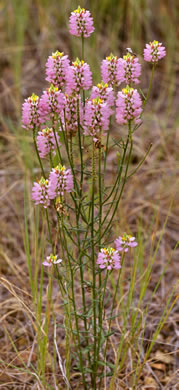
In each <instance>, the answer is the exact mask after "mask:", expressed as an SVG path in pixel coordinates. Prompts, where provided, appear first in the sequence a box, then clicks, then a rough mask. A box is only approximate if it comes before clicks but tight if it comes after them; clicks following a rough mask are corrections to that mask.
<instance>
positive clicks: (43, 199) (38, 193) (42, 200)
mask: <svg viewBox="0 0 179 390" xmlns="http://www.w3.org/2000/svg"><path fill="white" fill-rule="evenodd" d="M48 189H49V182H48V180H46V179H44V177H41V179H40V180H39V182H38V183H37V182H35V183H34V186H33V188H32V199H33V200H34V202H35V205H38V204H41V205H42V206H43V207H44V208H45V209H46V208H47V207H48V206H50V199H49V194H48Z"/></svg>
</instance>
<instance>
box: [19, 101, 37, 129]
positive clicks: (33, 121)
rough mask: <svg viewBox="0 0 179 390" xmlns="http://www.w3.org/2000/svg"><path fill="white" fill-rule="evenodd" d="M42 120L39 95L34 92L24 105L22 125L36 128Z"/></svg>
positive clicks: (26, 127) (27, 127)
mask: <svg viewBox="0 0 179 390" xmlns="http://www.w3.org/2000/svg"><path fill="white" fill-rule="evenodd" d="M40 122H41V119H40V114H39V97H38V96H37V95H35V94H34V93H33V94H32V96H30V97H29V98H27V99H25V102H24V103H23V105H22V127H24V128H25V129H34V128H35V127H38V126H39V125H40Z"/></svg>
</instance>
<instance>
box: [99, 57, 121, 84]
mask: <svg viewBox="0 0 179 390" xmlns="http://www.w3.org/2000/svg"><path fill="white" fill-rule="evenodd" d="M118 63H119V60H118V58H117V57H116V56H114V55H113V54H112V53H111V54H110V56H109V57H106V59H105V60H103V61H102V63H101V75H102V80H103V81H104V82H105V83H108V84H109V85H112V86H113V85H118V78H117V75H118Z"/></svg>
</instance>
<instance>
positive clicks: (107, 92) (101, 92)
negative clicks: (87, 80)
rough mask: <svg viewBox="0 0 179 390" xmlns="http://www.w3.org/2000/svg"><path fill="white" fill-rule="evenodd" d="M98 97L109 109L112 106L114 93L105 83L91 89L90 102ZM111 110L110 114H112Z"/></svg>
mask: <svg viewBox="0 0 179 390" xmlns="http://www.w3.org/2000/svg"><path fill="white" fill-rule="evenodd" d="M97 97H99V98H100V99H102V100H103V102H104V103H107V105H108V106H109V107H112V106H114V91H113V88H112V87H109V86H108V84H107V83H104V81H102V82H101V83H99V84H97V85H96V86H94V87H93V88H92V92H91V96H90V100H93V99H96V98H97ZM112 112H113V111H112V110H111V114H112Z"/></svg>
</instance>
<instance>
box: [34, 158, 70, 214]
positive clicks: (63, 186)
mask: <svg viewBox="0 0 179 390" xmlns="http://www.w3.org/2000/svg"><path fill="white" fill-rule="evenodd" d="M72 190H73V176H72V173H71V170H70V169H66V168H65V166H62V165H60V164H59V165H57V167H56V168H53V169H52V171H51V172H50V176H49V179H48V180H46V179H44V178H43V177H41V179H40V181H39V182H38V183H37V182H35V183H34V186H33V188H32V199H33V200H34V202H35V205H38V204H41V205H42V206H43V207H44V208H47V207H48V206H50V200H51V199H55V198H56V197H58V196H64V193H65V192H72Z"/></svg>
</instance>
